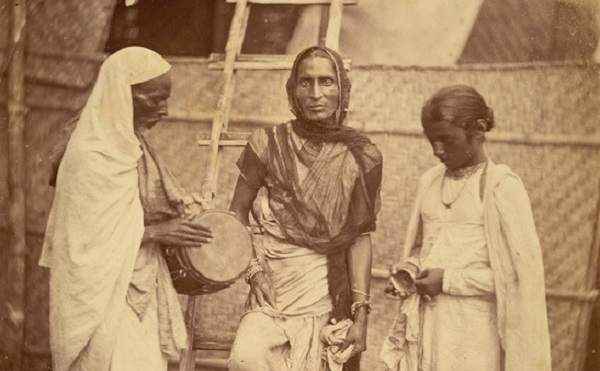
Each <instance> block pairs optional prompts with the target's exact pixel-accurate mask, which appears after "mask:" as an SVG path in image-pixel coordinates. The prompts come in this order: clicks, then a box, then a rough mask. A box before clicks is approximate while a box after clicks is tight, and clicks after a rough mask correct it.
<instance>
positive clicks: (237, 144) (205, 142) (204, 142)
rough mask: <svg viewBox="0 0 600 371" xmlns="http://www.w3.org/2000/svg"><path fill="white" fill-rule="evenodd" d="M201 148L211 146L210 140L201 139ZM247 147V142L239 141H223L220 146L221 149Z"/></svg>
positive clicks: (220, 141) (199, 142)
mask: <svg viewBox="0 0 600 371" xmlns="http://www.w3.org/2000/svg"><path fill="white" fill-rule="evenodd" d="M198 145H199V146H209V145H210V139H201V140H199V141H198ZM245 145H246V140H242V139H238V140H232V139H221V140H219V146H221V147H243V146H245Z"/></svg>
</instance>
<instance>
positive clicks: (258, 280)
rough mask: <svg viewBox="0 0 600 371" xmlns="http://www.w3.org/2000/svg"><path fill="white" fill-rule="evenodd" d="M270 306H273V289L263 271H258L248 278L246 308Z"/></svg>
mask: <svg viewBox="0 0 600 371" xmlns="http://www.w3.org/2000/svg"><path fill="white" fill-rule="evenodd" d="M267 305H269V306H271V307H272V308H275V290H273V285H272V284H271V280H270V279H269V277H268V275H267V274H265V272H258V273H256V274H255V275H254V276H253V277H252V278H251V279H250V293H249V294H248V300H246V310H252V309H255V308H257V307H264V306H267Z"/></svg>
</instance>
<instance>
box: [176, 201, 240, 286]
mask: <svg viewBox="0 0 600 371" xmlns="http://www.w3.org/2000/svg"><path fill="white" fill-rule="evenodd" d="M194 221H197V222H199V223H201V224H203V225H204V226H206V227H209V228H210V229H211V230H212V235H213V238H212V241H211V242H208V243H205V244H203V245H202V246H201V247H199V248H198V247H195V248H186V250H187V255H188V258H189V259H190V261H191V263H192V265H193V267H194V268H195V269H196V270H197V271H198V272H200V273H201V274H202V276H204V277H206V278H207V279H209V280H212V281H215V282H227V281H230V280H234V279H236V278H238V277H239V276H240V275H241V274H242V273H244V272H245V271H246V268H247V267H248V263H249V262H250V258H251V257H252V239H251V236H250V232H248V230H247V229H246V227H245V226H244V225H243V224H242V223H240V221H239V220H237V218H236V217H235V215H234V214H233V213H231V212H229V211H222V210H209V211H205V212H203V213H200V214H198V215H197V216H196V217H195V218H194Z"/></svg>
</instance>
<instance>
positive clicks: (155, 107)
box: [40, 47, 211, 371]
mask: <svg viewBox="0 0 600 371" xmlns="http://www.w3.org/2000/svg"><path fill="white" fill-rule="evenodd" d="M169 71H170V65H169V64H168V63H167V62H166V61H165V60H164V59H163V58H162V57H160V56H159V55H158V54H157V53H155V52H153V51H151V50H148V49H144V48H140V47H130V48H125V49H122V50H120V51H118V52H116V53H114V54H113V55H111V56H110V57H108V59H107V60H106V61H105V62H104V63H103V65H102V67H101V69H100V73H99V76H98V80H97V82H96V84H95V86H94V88H93V90H92V93H91V95H90V97H89V98H88V101H87V103H86V105H85V107H84V109H83V110H82V112H81V115H80V117H79V119H78V121H77V125H76V127H75V130H74V132H73V134H72V135H71V137H70V140H69V142H68V145H67V147H66V150H65V153H64V156H63V158H62V161H61V163H60V167H59V170H58V177H57V181H56V193H55V197H54V203H53V205H52V210H51V212H50V218H49V221H48V226H47V230H46V238H45V242H44V247H43V251H42V256H41V259H40V264H41V265H43V266H46V267H49V268H50V345H51V350H52V357H53V366H54V370H55V371H66V370H88V371H89V370H98V371H100V370H102V371H107V370H109V369H110V370H111V371H117V370H124V371H125V370H127V371H129V370H146V371H152V370H157V371H158V370H166V369H167V361H168V359H170V358H177V357H178V356H179V354H180V352H181V350H182V349H183V348H185V347H186V341H187V338H186V333H185V325H184V322H183V318H182V313H181V308H180V306H179V301H178V298H177V294H176V292H175V290H174V288H173V283H172V281H171V278H170V276H169V272H168V268H167V267H166V263H165V261H164V260H163V258H162V256H161V254H160V251H159V249H158V244H168V245H178V246H199V245H201V244H202V243H204V242H206V241H208V240H209V238H210V237H211V234H210V230H208V229H207V228H204V227H203V226H201V225H198V224H195V223H192V222H191V221H188V220H187V218H184V217H182V216H181V215H182V214H183V213H184V212H185V210H184V209H183V205H182V203H181V199H182V198H184V199H188V198H187V197H183V191H182V190H181V189H180V188H178V187H177V186H176V185H175V184H174V182H173V179H171V177H170V175H169V173H168V172H167V171H166V170H165V169H164V167H163V166H162V164H161V163H160V160H159V159H158V158H156V155H155V153H154V151H153V150H152V148H151V147H150V146H149V145H148V143H146V141H145V140H144V132H145V131H146V130H148V129H150V128H151V127H152V126H154V125H155V124H156V123H157V122H158V121H159V120H160V119H161V118H162V117H163V116H165V115H167V113H168V108H167V99H168V98H169V95H170V91H171V77H170V73H169Z"/></svg>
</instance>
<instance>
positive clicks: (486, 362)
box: [380, 161, 551, 371]
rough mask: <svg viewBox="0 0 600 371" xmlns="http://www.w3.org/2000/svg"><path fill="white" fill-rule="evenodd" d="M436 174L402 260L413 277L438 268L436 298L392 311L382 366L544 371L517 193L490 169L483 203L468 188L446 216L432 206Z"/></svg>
mask: <svg viewBox="0 0 600 371" xmlns="http://www.w3.org/2000/svg"><path fill="white" fill-rule="evenodd" d="M444 172H445V167H444V165H439V166H436V167H434V168H432V169H431V170H429V171H428V172H426V173H425V174H424V175H423V177H422V178H421V182H420V184H419V191H418V194H417V200H416V205H415V207H414V209H413V212H412V215H411V219H410V222H409V226H408V231H407V237H406V241H405V246H404V250H403V254H402V256H403V261H410V262H411V263H414V264H416V265H417V266H419V267H420V268H421V269H425V268H445V274H444V282H443V293H442V294H440V295H438V297H435V298H433V299H432V301H431V302H426V301H424V300H421V299H420V297H419V296H418V295H412V296H410V297H409V298H408V299H406V300H403V301H402V302H401V303H400V306H399V308H398V313H397V315H396V317H395V319H394V322H393V324H392V326H391V327H390V331H389V333H388V336H387V337H386V339H385V341H384V345H383V348H382V350H381V353H380V357H381V358H382V360H383V361H384V363H385V364H386V366H387V367H388V369H390V370H393V371H417V370H419V371H420V370H426V371H441V370H444V371H445V370H471V369H473V370H479V369H481V370H483V369H485V370H502V371H526V370H544V371H550V370H551V359H550V340H549V333H548V323H547V315H546V302H545V286H544V270H543V263H542V255H541V248H540V245H539V240H538V237H537V234H536V231H535V225H534V222H533V216H532V213H531V207H530V203H529V198H528V196H527V192H526V190H525V187H524V186H523V183H522V182H521V180H520V179H519V177H518V176H517V175H516V174H514V173H513V172H512V171H511V170H510V169H509V168H508V167H507V166H505V165H495V164H494V163H493V162H491V161H489V162H488V165H487V172H486V176H485V181H484V182H485V187H484V192H483V202H482V203H481V204H479V203H478V201H479V182H478V181H476V182H471V184H467V187H466V188H465V191H463V192H466V193H467V194H470V196H462V197H463V200H458V199H457V200H456V203H455V204H453V205H452V209H458V210H454V211H452V212H450V211H446V210H441V209H440V207H442V206H441V202H438V203H439V205H437V206H438V207H435V206H434V205H433V204H432V203H433V202H435V199H436V197H437V196H436V194H437V195H439V192H440V189H441V179H442V177H443V176H444ZM477 180H478V178H477ZM438 201H440V200H438ZM464 202H468V203H470V205H465V204H463V205H462V206H461V203H464ZM465 206H468V208H467V207H465ZM468 209H470V210H471V211H469V210H468ZM445 213H446V214H445ZM454 213H456V214H454ZM453 214H454V215H453ZM459 214H462V215H459ZM456 218H461V220H462V221H463V223H462V224H463V225H460V227H459V228H457V226H459V224H460V223H458V221H457V220H456ZM449 226H450V227H452V228H450V227H449ZM451 229H452V230H453V231H454V232H452V233H450V230H451ZM466 242H468V245H469V246H470V247H471V249H467V248H465V247H464V246H466ZM442 247H443V248H442ZM419 250H420V251H419ZM453 313H454V314H455V316H454V317H453V318H451V319H449V318H448V317H450V316H452V314H453ZM461 315H463V317H462V318H461V317H460V316H461ZM465 315H466V317H465ZM461 321H463V322H462V323H467V322H468V323H475V322H476V323H477V324H476V326H475V327H476V328H473V330H472V331H471V333H469V330H468V328H469V326H461ZM465 347H469V349H471V350H473V351H472V352H469V351H468V350H467V349H465ZM461 357H462V361H461V360H460V359H459V358H461ZM465 357H466V358H465ZM468 365H471V366H472V367H471V368H469V366H468Z"/></svg>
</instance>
